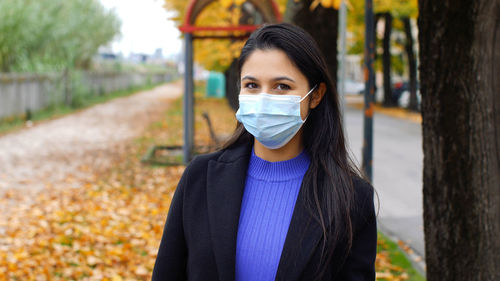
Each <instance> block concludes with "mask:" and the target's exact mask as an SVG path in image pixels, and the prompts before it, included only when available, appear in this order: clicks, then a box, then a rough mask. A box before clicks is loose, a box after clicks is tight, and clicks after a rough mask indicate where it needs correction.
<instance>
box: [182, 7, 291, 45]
mask: <svg viewBox="0 0 500 281" xmlns="http://www.w3.org/2000/svg"><path fill="white" fill-rule="evenodd" d="M214 1H215V0H190V2H189V4H188V8H187V11H186V16H185V17H184V23H183V24H182V26H180V27H179V30H180V31H181V32H183V33H194V32H197V31H225V32H234V31H243V32H248V33H250V32H252V31H254V30H256V29H257V28H258V27H259V26H258V25H237V26H195V25H194V23H195V21H196V18H197V17H198V15H199V14H200V13H201V12H202V11H203V9H204V8H205V7H206V6H207V5H209V4H210V3H212V2H214ZM248 2H250V3H252V4H253V5H254V6H255V7H256V8H257V10H258V11H259V12H260V13H261V14H262V15H263V18H264V21H265V22H281V20H282V17H281V13H280V11H279V8H278V5H277V4H276V2H275V1H273V0H263V1H259V0H253V1H252V0H248ZM196 37H199V36H196ZM201 37H202V36H201ZM220 37H223V36H220ZM227 37H232V36H231V35H228V36H227Z"/></svg>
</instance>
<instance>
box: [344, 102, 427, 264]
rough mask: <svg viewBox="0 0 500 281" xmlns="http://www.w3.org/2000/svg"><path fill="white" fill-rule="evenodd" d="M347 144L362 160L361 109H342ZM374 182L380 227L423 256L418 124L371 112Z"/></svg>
mask: <svg viewBox="0 0 500 281" xmlns="http://www.w3.org/2000/svg"><path fill="white" fill-rule="evenodd" d="M344 114H345V122H346V128H347V135H348V140H349V143H350V148H351V150H352V152H353V154H354V155H355V157H356V159H357V160H358V162H359V163H361V159H362V157H361V148H362V141H363V115H362V114H363V113H362V111H360V110H356V109H353V108H351V107H349V106H348V107H347V108H346V110H345V112H344ZM373 148H374V153H373V185H374V187H375V189H376V190H377V192H378V196H379V198H380V212H379V215H378V221H379V229H380V230H382V231H383V232H384V233H386V234H388V235H390V236H395V237H397V238H398V239H400V240H402V241H403V242H405V243H407V244H408V245H409V246H410V247H411V248H412V249H413V250H414V251H415V252H416V254H417V255H419V256H421V257H424V254H425V251H424V249H425V248H424V233H423V217H422V216H423V203H422V202H423V201H422V176H423V152H422V131H421V125H420V124H419V123H415V122H412V121H408V120H405V119H400V118H394V117H389V116H386V115H382V114H375V116H374V146H373Z"/></svg>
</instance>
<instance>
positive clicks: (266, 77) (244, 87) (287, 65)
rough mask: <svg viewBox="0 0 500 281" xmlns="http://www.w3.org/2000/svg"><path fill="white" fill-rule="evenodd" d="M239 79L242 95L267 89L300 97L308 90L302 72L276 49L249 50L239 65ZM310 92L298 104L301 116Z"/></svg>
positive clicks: (305, 113)
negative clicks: (246, 56) (242, 62)
mask: <svg viewBox="0 0 500 281" xmlns="http://www.w3.org/2000/svg"><path fill="white" fill-rule="evenodd" d="M240 82H241V90H240V94H245V95H249V94H260V93H268V94H272V95H296V96H300V97H304V96H305V95H306V94H307V93H308V92H309V90H310V89H309V83H308V81H307V78H306V77H305V76H304V74H302V72H300V70H299V69H298V68H297V67H296V66H295V65H294V64H293V63H292V61H291V60H290V59H289V58H288V57H287V55H286V54H285V52H283V51H281V50H277V49H267V50H259V49H257V50H255V51H253V52H252V53H251V54H250V56H249V57H248V58H247V60H246V61H245V63H244V64H243V66H242V68H241V81H240ZM312 94H313V93H311V94H310V95H309V96H308V97H307V98H305V99H304V100H303V101H302V102H301V104H300V115H301V117H302V120H304V119H305V118H306V117H307V114H308V112H309V100H310V98H311V96H312Z"/></svg>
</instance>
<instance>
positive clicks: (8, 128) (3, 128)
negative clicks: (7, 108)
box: [0, 83, 163, 135]
mask: <svg viewBox="0 0 500 281" xmlns="http://www.w3.org/2000/svg"><path fill="white" fill-rule="evenodd" d="M161 84H163V83H157V84H149V85H145V86H142V87H131V88H129V89H126V90H121V91H116V92H111V93H108V94H104V95H88V96H85V98H80V99H79V101H78V103H76V105H74V106H70V105H66V104H60V105H53V106H49V107H47V108H45V109H42V110H39V111H36V112H32V113H31V118H29V119H30V121H31V122H39V121H44V120H49V119H53V118H58V117H61V116H64V115H67V114H70V113H73V112H76V111H78V110H82V109H85V108H88V107H91V106H93V105H96V104H99V103H104V102H107V101H109V100H112V99H115V98H119V97H125V96H130V95H132V94H134V93H136V92H138V91H145V90H150V89H153V88H154V87H156V86H158V85H161ZM26 119H27V117H26V115H20V116H13V117H7V118H3V119H0V135H1V134H5V133H9V132H12V131H15V130H19V129H21V128H23V127H25V126H26V125H27V124H29V121H27V120H26Z"/></svg>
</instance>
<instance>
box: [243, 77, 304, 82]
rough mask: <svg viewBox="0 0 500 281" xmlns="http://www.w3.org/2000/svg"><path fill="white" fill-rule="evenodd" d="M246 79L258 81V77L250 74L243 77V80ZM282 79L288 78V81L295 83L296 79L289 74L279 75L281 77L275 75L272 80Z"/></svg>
mask: <svg viewBox="0 0 500 281" xmlns="http://www.w3.org/2000/svg"><path fill="white" fill-rule="evenodd" d="M245 79H248V80H252V81H258V79H257V78H255V77H253V76H250V75H245V76H243V77H242V78H241V80H245ZM280 80H288V81H291V82H293V83H295V80H293V79H292V78H290V77H287V76H279V77H275V78H273V79H272V81H280Z"/></svg>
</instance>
